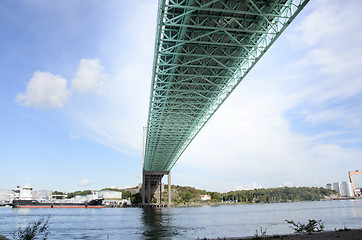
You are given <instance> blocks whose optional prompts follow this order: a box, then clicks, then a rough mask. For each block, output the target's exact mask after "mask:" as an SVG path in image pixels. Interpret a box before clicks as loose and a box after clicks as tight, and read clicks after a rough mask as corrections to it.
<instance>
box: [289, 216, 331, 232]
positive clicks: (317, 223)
mask: <svg viewBox="0 0 362 240" xmlns="http://www.w3.org/2000/svg"><path fill="white" fill-rule="evenodd" d="M285 221H286V222H287V223H289V224H291V226H289V227H290V228H292V229H293V230H294V231H295V232H296V233H308V234H311V233H313V232H323V229H324V224H323V222H322V220H314V219H308V221H309V222H308V223H307V224H302V223H300V222H298V223H295V222H294V221H293V220H285Z"/></svg>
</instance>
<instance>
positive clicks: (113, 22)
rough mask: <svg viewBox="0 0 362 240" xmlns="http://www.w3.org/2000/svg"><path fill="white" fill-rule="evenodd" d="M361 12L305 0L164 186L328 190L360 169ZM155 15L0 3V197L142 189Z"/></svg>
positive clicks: (149, 10) (141, 4)
mask: <svg viewBox="0 0 362 240" xmlns="http://www.w3.org/2000/svg"><path fill="white" fill-rule="evenodd" d="M361 10H362V3H361V2H360V1H357V0H355V1H348V2H346V1H342V0H329V1H323V0H319V1H311V2H310V3H309V4H308V5H307V6H306V8H305V9H304V10H303V11H302V12H301V13H300V15H299V16H298V17H297V18H296V19H295V21H294V22H293V23H292V24H291V25H290V26H289V28H288V29H287V30H286V31H285V32H284V34H283V35H282V36H281V37H280V38H279V39H278V40H277V42H276V43H275V44H274V45H273V47H272V48H271V49H270V50H269V52H268V53H267V54H265V56H264V57H263V59H262V60H261V61H259V63H258V64H257V66H256V67H255V68H254V69H253V70H252V71H251V72H250V74H249V75H248V76H247V77H246V78H245V80H244V81H243V82H242V83H241V84H240V85H239V87H238V88H237V89H236V90H235V91H234V92H233V94H232V95H231V96H230V97H229V99H228V100H227V101H226V102H225V103H224V105H223V106H222V107H221V108H220V109H219V110H218V112H217V113H216V114H215V115H214V116H213V118H212V119H211V120H210V121H209V122H208V124H207V125H206V126H205V127H204V129H203V130H202V131H201V132H200V134H199V135H198V136H197V137H196V138H195V140H194V141H193V142H192V144H191V145H190V146H189V148H188V149H187V150H186V151H185V153H184V154H183V155H182V156H181V158H180V159H179V161H178V162H177V163H176V165H175V167H174V168H173V173H172V178H173V179H172V181H173V184H178V185H191V186H196V187H198V188H202V189H207V190H216V191H221V192H225V191H228V190H236V189H250V188H255V187H278V186H285V185H287V186H324V185H325V183H328V182H336V181H347V180H348V178H347V172H348V171H350V170H355V169H359V168H360V169H361V170H362V167H361V165H362V164H361V163H362V137H361V133H362V126H361V119H362V105H361V101H362V77H361V76H362V67H361V66H362V45H361V42H362V31H361V30H362V26H361V25H360V23H361V22H362V16H361V14H360V12H361ZM156 14H157V1H146V0H145V1H133V2H130V1H119V0H117V1H116V0H115V1H111V0H109V1H106V2H104V1H70V0H69V1H66V0H62V1H56V2H54V1H45V0H44V1H35V0H34V1H32V0H29V1H25V0H24V1H18V0H14V1H5V0H0V30H1V32H2V34H1V38H0V73H1V81H0V110H1V118H0V132H1V135H0V136H1V137H0V164H1V174H0V188H7V189H11V188H15V186H16V185H23V184H24V183H25V180H24V179H25V178H29V182H30V183H31V184H32V185H33V186H34V188H35V189H54V190H63V191H74V190H79V189H90V188H93V189H100V188H104V187H126V186H135V185H137V184H138V183H139V182H141V178H140V176H141V169H142V152H141V149H142V127H143V126H145V125H146V121H147V114H148V112H147V111H148V100H149V91H150V83H151V73H152V60H153V48H154V37H155V24H156ZM165 181H166V178H165ZM356 182H357V183H358V184H359V185H360V186H361V187H362V179H360V178H359V177H358V176H357V177H356Z"/></svg>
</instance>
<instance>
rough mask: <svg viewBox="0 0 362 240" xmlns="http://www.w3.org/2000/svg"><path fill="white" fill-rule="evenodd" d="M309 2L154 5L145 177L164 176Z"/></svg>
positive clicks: (174, 1) (192, 0)
mask: <svg viewBox="0 0 362 240" xmlns="http://www.w3.org/2000/svg"><path fill="white" fill-rule="evenodd" d="M308 2H309V0H244V1H241V0H160V2H159V11H158V19H157V33H156V42H155V54H154V63H153V64H154V68H153V75H152V83H151V96H150V105H149V114H148V123H147V134H146V136H147V137H146V146H145V158H144V166H143V169H144V171H167V172H169V171H170V170H171V168H172V167H173V166H174V164H175V163H176V161H177V160H178V159H179V157H180V156H181V154H182V153H183V152H184V151H185V149H186V148H187V146H188V145H189V144H190V143H191V141H192V140H193V139H194V137H195V136H196V135H197V134H198V132H199V131H200V130H201V129H202V127H203V126H204V125H205V124H206V122H207V121H208V120H209V119H210V118H211V116H212V115H213V114H214V113H215V111H216V110H217V109H218V108H219V107H220V105H221V104H222V103H223V102H224V101H225V100H226V98H227V97H228V96H229V95H230V94H231V92H232V91H233V90H234V89H235V88H236V87H237V86H238V84H239V83H240V82H241V81H242V80H243V79H244V77H245V76H246V75H247V74H248V73H249V71H250V70H251V69H252V68H253V67H254V65H255V64H256V63H257V62H258V60H259V59H260V58H261V57H262V56H263V54H264V53H265V52H266V51H267V50H268V49H269V48H270V46H271V45H272V44H273V43H274V41H275V40H276V39H277V38H278V37H279V36H280V34H281V33H282V32H283V31H284V30H285V29H286V27H287V26H288V25H289V24H290V23H291V22H292V21H293V19H294V18H295V17H296V16H297V15H298V13H299V12H300V11H301V10H302V9H303V7H304V6H305V5H306V4H307V3H308Z"/></svg>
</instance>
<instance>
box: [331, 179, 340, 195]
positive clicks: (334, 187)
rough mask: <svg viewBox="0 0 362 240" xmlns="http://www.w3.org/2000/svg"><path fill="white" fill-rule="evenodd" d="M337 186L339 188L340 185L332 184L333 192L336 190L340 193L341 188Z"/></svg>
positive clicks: (337, 183)
mask: <svg viewBox="0 0 362 240" xmlns="http://www.w3.org/2000/svg"><path fill="white" fill-rule="evenodd" d="M339 186H340V183H339V182H335V183H333V185H332V189H333V190H336V191H337V192H338V193H341V188H340V187H339Z"/></svg>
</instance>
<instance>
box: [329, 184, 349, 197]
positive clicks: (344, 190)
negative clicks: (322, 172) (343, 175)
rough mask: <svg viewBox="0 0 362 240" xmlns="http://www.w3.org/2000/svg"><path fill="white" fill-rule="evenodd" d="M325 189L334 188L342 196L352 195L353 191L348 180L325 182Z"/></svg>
mask: <svg viewBox="0 0 362 240" xmlns="http://www.w3.org/2000/svg"><path fill="white" fill-rule="evenodd" d="M326 188H327V189H331V190H336V191H337V192H338V193H339V194H340V195H341V196H342V197H354V191H353V187H352V184H351V183H350V182H341V183H340V182H335V183H333V184H332V183H328V184H326Z"/></svg>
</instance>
